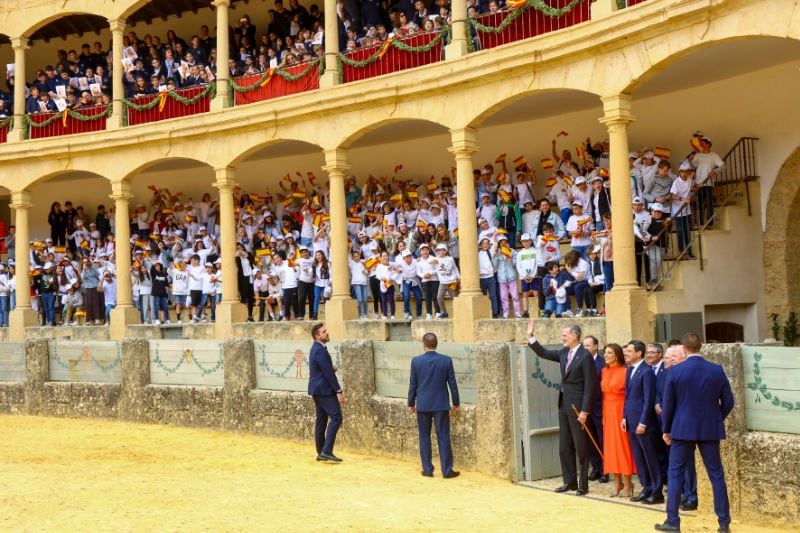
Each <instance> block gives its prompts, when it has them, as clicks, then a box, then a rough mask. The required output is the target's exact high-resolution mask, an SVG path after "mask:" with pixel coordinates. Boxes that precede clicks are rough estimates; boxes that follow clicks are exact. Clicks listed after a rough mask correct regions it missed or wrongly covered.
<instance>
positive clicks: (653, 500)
mask: <svg viewBox="0 0 800 533" xmlns="http://www.w3.org/2000/svg"><path fill="white" fill-rule="evenodd" d="M642 503H644V504H647V505H656V504H659V503H664V495H663V494H651V495H650V496H648V497H647V498H645V499H644V500H642Z"/></svg>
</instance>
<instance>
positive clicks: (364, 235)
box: [356, 231, 367, 239]
mask: <svg viewBox="0 0 800 533" xmlns="http://www.w3.org/2000/svg"><path fill="white" fill-rule="evenodd" d="M366 236H367V234H366V233H364V232H363V231H359V232H358V233H357V234H356V237H358V238H359V239H360V238H361V237H366Z"/></svg>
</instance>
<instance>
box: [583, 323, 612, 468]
mask: <svg viewBox="0 0 800 533" xmlns="http://www.w3.org/2000/svg"><path fill="white" fill-rule="evenodd" d="M583 347H584V348H586V351H587V352H589V353H590V354H591V356H592V359H593V360H594V367H595V369H596V370H597V383H600V378H601V377H602V375H603V369H604V368H605V366H606V361H605V359H604V358H603V354H601V353H600V352H599V350H600V341H598V340H597V337H595V336H594V335H587V336H586V338H585V339H583ZM586 427H588V428H589V431H591V432H592V435H594V440H595V441H596V442H597V446H598V447H599V448H600V449H601V450H602V449H603V395H602V394H601V393H600V391H599V390H598V391H597V393H596V394H595V395H594V406H593V407H592V413H591V415H590V416H589V418H588V419H587V420H586ZM589 462H590V463H591V464H592V472H591V474H589V481H599V482H600V483H608V474H606V473H604V472H603V458H602V457H600V453H599V452H598V451H597V449H595V447H594V446H592V447H590V448H589Z"/></svg>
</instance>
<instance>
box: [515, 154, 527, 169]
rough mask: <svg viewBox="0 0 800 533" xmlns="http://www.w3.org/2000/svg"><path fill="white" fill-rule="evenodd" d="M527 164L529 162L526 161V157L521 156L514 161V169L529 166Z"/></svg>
mask: <svg viewBox="0 0 800 533" xmlns="http://www.w3.org/2000/svg"><path fill="white" fill-rule="evenodd" d="M527 164H528V160H527V159H525V156H524V155H521V156H519V157H518V158H516V159H515V160H514V168H519V167H521V166H524V165H527Z"/></svg>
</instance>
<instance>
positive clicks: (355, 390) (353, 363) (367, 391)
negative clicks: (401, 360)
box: [337, 341, 376, 449]
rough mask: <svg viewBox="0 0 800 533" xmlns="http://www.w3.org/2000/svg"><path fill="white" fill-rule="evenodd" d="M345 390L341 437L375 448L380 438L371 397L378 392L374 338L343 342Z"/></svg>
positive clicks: (343, 383) (343, 382)
mask: <svg viewBox="0 0 800 533" xmlns="http://www.w3.org/2000/svg"><path fill="white" fill-rule="evenodd" d="M340 350H341V353H342V367H343V369H342V370H343V374H344V376H343V379H342V380H341V381H340V383H339V384H340V385H341V386H342V390H343V391H344V398H345V404H344V408H343V411H344V413H343V414H344V422H343V427H342V430H341V431H340V432H339V437H337V439H338V438H341V439H342V442H344V443H346V444H347V445H348V446H352V447H355V448H361V449H369V448H372V447H373V446H374V444H375V442H376V436H375V424H374V423H373V420H372V408H371V403H370V402H371V399H372V396H373V395H374V394H375V363H374V360H373V355H372V342H370V341H345V342H343V343H342V345H341V348H340Z"/></svg>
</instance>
